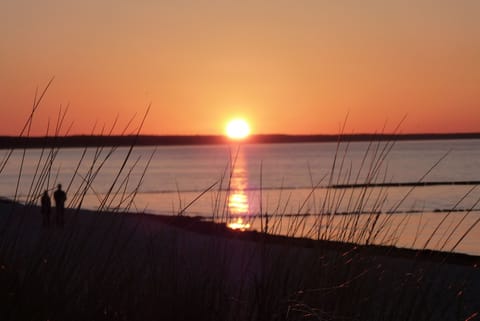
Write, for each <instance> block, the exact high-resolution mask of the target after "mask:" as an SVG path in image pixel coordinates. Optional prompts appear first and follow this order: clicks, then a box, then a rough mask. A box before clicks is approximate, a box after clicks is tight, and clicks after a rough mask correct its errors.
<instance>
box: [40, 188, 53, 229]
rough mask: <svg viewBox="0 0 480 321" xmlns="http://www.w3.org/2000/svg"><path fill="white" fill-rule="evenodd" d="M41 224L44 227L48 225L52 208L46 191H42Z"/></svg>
mask: <svg viewBox="0 0 480 321" xmlns="http://www.w3.org/2000/svg"><path fill="white" fill-rule="evenodd" d="M41 203H42V208H41V212H42V224H43V226H44V227H47V226H49V225H50V212H51V210H52V202H51V201H50V196H49V195H48V191H45V192H43V195H42V198H41Z"/></svg>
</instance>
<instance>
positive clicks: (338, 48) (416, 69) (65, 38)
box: [0, 0, 480, 136]
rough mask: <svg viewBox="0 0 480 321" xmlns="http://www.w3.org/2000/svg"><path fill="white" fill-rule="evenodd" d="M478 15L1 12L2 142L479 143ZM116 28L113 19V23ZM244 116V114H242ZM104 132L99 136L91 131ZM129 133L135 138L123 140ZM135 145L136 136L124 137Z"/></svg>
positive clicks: (96, 5) (151, 6)
mask: <svg viewBox="0 0 480 321" xmlns="http://www.w3.org/2000/svg"><path fill="white" fill-rule="evenodd" d="M479 12H480V1H470V0H458V1H448V0H439V1H435V5H432V3H431V2H430V1H416V2H414V3H412V2H405V1H400V0H399V1H377V0H373V1H367V2H361V3H360V2H358V1H355V0H347V1H341V2H338V1H303V2H302V3H301V4H300V3H297V2H294V1H288V0H278V1H225V2H223V1H220V2H218V1H214V2H212V1H204V0H184V1H136V2H129V1H120V2H118V1H113V0H105V1H100V2H98V1H94V0H85V1H60V0H53V1H48V2H46V3H45V2H39V1H34V0H21V1H3V2H1V3H0V29H1V30H6V31H7V32H5V33H4V34H5V35H4V37H3V38H2V41H1V42H0V52H1V53H2V54H1V59H0V69H1V70H2V72H1V73H0V97H1V98H0V119H3V122H2V124H1V126H0V135H18V134H19V132H20V130H21V129H22V128H23V126H24V124H25V122H26V120H27V119H28V117H29V114H30V112H31V109H32V101H33V99H34V97H35V91H36V88H37V87H38V89H39V90H41V89H42V87H43V86H44V85H45V84H46V83H47V82H48V80H49V79H50V77H52V76H55V81H54V82H53V84H52V86H51V87H50V89H49V90H48V92H47V94H46V96H45V98H44V100H43V102H42V104H41V105H40V107H39V109H38V111H37V113H36V114H35V115H34V118H33V123H32V127H31V131H30V135H35V136H41V135H44V134H45V132H46V128H47V127H48V124H49V122H50V125H51V126H50V128H55V126H54V123H55V121H56V119H57V117H58V113H59V109H60V106H62V110H65V108H66V106H67V105H69V111H68V113H67V115H66V118H65V123H64V127H63V130H62V131H61V133H60V134H65V132H66V131H67V128H70V124H72V127H71V130H70V131H69V134H90V133H91V132H92V131H95V133H99V132H101V131H102V128H103V129H104V130H105V131H106V130H107V128H111V127H112V126H113V123H114V122H115V118H116V117H117V115H118V116H119V121H118V124H117V126H116V127H115V128H114V130H113V131H112V133H113V134H119V133H121V132H122V131H123V129H124V128H123V127H122V126H126V125H125V124H128V123H129V120H130V119H131V118H132V117H133V115H137V118H135V121H134V123H132V125H131V126H132V131H134V127H135V126H137V125H138V122H140V119H139V118H141V116H139V115H142V114H143V112H144V110H145V108H146V106H147V105H148V104H149V103H150V102H151V103H152V108H151V111H150V113H149V115H148V117H147V119H146V121H145V124H144V126H143V128H142V131H141V133H142V134H146V135H222V134H224V128H223V126H224V120H225V119H228V118H229V117H230V116H231V115H236V114H237V115H238V114H241V115H248V117H249V122H250V123H251V124H255V129H254V133H255V134H336V133H338V132H339V128H340V127H341V125H340V124H341V123H342V122H343V119H344V118H345V117H346V115H347V114H348V115H349V120H348V123H347V131H348V130H349V129H351V131H354V132H355V133H366V132H367V133H372V132H378V131H380V130H382V128H384V124H385V123H387V126H386V131H389V130H391V129H394V128H395V127H396V124H397V123H398V122H399V121H400V120H401V119H402V118H403V117H404V116H405V115H407V119H406V121H405V122H404V123H403V124H402V126H401V132H403V133H425V132H430V133H446V132H478V131H479V130H480V129H479V125H478V124H479V123H480V97H479V94H478V93H479V89H478V84H479V83H480V62H479V59H478V57H479V56H480V19H478V13H479ZM105 17H108V19H105ZM238 106H241V107H238ZM94 128H95V130H94ZM127 132H128V131H127ZM128 133H130V132H128Z"/></svg>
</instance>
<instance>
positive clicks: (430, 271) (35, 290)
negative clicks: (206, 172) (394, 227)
mask: <svg viewBox="0 0 480 321" xmlns="http://www.w3.org/2000/svg"><path fill="white" fill-rule="evenodd" d="M0 232H1V234H0V284H1V286H0V320H408V319H412V320H467V319H469V320H474V319H475V318H476V317H478V313H479V311H480V300H478V298H479V297H480V273H479V263H480V257H477V256H470V255H464V254H455V253H442V252H435V251H419V250H410V249H399V248H395V247H384V246H358V245H355V244H347V243H338V242H326V241H323V242H320V241H313V240H309V239H293V238H288V237H283V236H272V235H265V234H262V233H258V232H254V231H250V232H239V231H233V230H230V229H228V228H227V227H226V226H225V225H224V224H218V223H212V222H206V221H202V220H201V219H199V218H190V217H182V216H162V215H149V214H141V213H114V212H102V213H97V212H95V211H87V210H75V209H67V212H66V224H65V226H64V227H57V226H54V225H51V226H49V227H43V226H42V222H41V214H40V210H39V208H38V207H37V206H24V205H21V204H18V203H14V202H11V201H8V200H5V199H2V200H1V201H0Z"/></svg>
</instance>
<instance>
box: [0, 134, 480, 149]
mask: <svg viewBox="0 0 480 321" xmlns="http://www.w3.org/2000/svg"><path fill="white" fill-rule="evenodd" d="M442 139H480V133H448V134H429V133H425V134H344V135H283V134H272V135H252V136H250V137H249V138H248V139H245V140H243V141H242V143H244V144H277V143H314V142H337V141H339V140H340V141H350V142H362V141H405V140H442ZM231 143H232V140H230V139H229V138H227V137H225V136H223V135H180V136H173V135H170V136H169V135H165V136H155V135H140V136H133V135H127V136H118V135H113V136H101V135H72V136H58V137H55V136H44V137H15V136H0V149H10V148H45V147H97V146H131V145H135V146H177V145H178V146H182V145H221V144H231Z"/></svg>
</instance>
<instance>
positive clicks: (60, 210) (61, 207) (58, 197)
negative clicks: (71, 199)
mask: <svg viewBox="0 0 480 321" xmlns="http://www.w3.org/2000/svg"><path fill="white" fill-rule="evenodd" d="M53 198H54V199H55V210H56V221H57V225H58V226H63V224H64V223H65V221H64V214H65V201H66V200H67V194H65V192H64V191H62V184H58V186H57V190H56V191H55V193H53Z"/></svg>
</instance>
